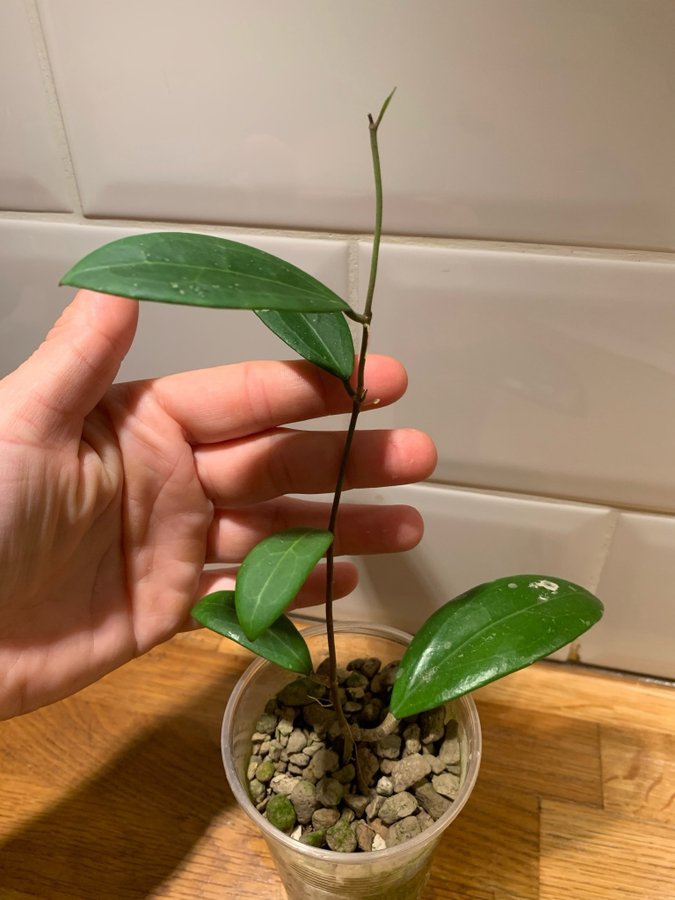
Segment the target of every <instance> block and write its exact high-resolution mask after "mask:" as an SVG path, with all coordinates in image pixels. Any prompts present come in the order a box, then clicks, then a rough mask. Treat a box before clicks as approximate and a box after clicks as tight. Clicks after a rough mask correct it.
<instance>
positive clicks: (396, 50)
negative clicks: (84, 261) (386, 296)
mask: <svg viewBox="0 0 675 900" xmlns="http://www.w3.org/2000/svg"><path fill="white" fill-rule="evenodd" d="M39 8H40V11H41V14H42V19H43V22H44V27H45V32H46V36H47V42H48V47H49V53H50V57H51V61H52V64H53V67H54V72H55V76H56V84H57V88H58V93H59V97H60V100H61V103H62V108H63V111H64V114H65V120H66V126H67V131H68V136H69V138H70V142H71V146H72V151H73V157H74V161H75V166H76V171H77V175H78V180H79V184H80V189H81V191H82V198H83V204H84V208H85V210H86V212H87V213H88V214H90V215H95V216H101V215H103V216H124V217H128V216H133V217H143V218H160V219H169V220H171V219H174V220H175V219H181V220H186V219H187V220H195V221H196V220H199V221H221V222H222V221H224V222H228V223H231V224H237V223H243V224H256V225H277V226H282V227H287V226H293V227H302V228H307V227H311V228H321V229H340V230H349V231H353V230H357V231H358V230H361V231H363V230H369V229H370V227H371V226H370V223H371V201H370V193H371V179H370V173H369V156H368V139H367V134H366V131H365V114H366V113H368V112H377V109H376V107H377V106H378V105H379V104H380V103H381V102H382V100H383V99H384V97H385V96H386V95H387V94H388V93H389V91H390V90H391V89H392V87H394V86H398V89H399V92H398V95H397V97H396V101H395V105H394V107H393V108H392V110H391V113H390V115H389V116H388V119H387V122H386V126H385V127H384V128H383V135H382V139H383V158H384V166H385V175H386V180H387V183H388V185H389V199H388V203H387V214H386V216H387V217H386V227H387V229H388V230H389V231H390V232H394V233H402V234H427V235H447V236H460V235H461V236H464V237H480V238H498V239H511V240H513V239H515V240H533V241H541V242H556V243H588V244H600V245H623V246H634V247H651V248H670V249H672V248H673V247H675V178H673V168H672V158H673V147H674V146H675V117H673V115H672V85H673V80H674V79H675V54H674V53H673V52H672V48H673V46H674V45H675V5H674V4H673V3H672V0H641V2H635V0H585V2H570V0H509V2H504V0H445V2H438V0H416V2H415V3H410V2H407V0H393V2H392V0H370V2H368V3H362V2H359V0H344V2H341V3H316V2H314V0H287V2H286V3H284V4H283V5H281V4H273V3H270V2H269V0H248V2H247V3H246V4H245V5H244V6H242V4H241V3H240V2H236V0H193V2H191V3H189V4H188V3H184V2H181V0H143V2H142V3H139V2H137V0H116V2H115V3H91V2H90V0H60V2H59V3H53V2H49V0H40V3H39ZM83 73H86V77H83Z"/></svg>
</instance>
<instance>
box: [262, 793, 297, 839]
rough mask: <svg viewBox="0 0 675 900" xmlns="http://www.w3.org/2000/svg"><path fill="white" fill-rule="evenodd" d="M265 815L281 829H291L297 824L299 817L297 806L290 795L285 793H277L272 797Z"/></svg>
mask: <svg viewBox="0 0 675 900" xmlns="http://www.w3.org/2000/svg"><path fill="white" fill-rule="evenodd" d="M265 815H266V816H267V819H268V821H269V822H270V824H272V825H274V827H275V828H278V829H279V830H280V831H290V829H291V828H292V827H293V826H294V825H295V821H296V818H297V817H296V815H295V807H294V806H293V804H292V803H291V801H290V800H289V799H288V797H284V796H283V794H276V795H275V796H274V797H270V802H269V803H268V804H267V809H266V810H265Z"/></svg>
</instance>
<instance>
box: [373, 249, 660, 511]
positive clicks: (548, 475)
mask: <svg viewBox="0 0 675 900" xmlns="http://www.w3.org/2000/svg"><path fill="white" fill-rule="evenodd" d="M369 256H370V254H369V248H368V247H367V246H365V245H364V246H362V248H361V259H360V261H361V270H360V278H359V280H360V283H361V290H362V292H363V286H364V283H365V282H366V279H367V274H366V270H367V263H368V260H369ZM673 297H675V264H673V263H667V262H664V263H656V262H645V261H630V260H623V259H615V258H589V257H586V256H574V255H567V256H563V255H550V254H543V253H514V252H507V251H504V252H499V251H495V252H490V251H486V250H461V249H444V248H438V247H422V246H407V245H396V244H388V245H385V246H384V247H383V248H382V254H381V262H380V280H379V283H378V289H377V296H376V300H375V307H374V320H373V328H372V336H373V342H372V347H373V349H375V350H379V351H381V352H385V351H386V352H389V353H392V354H394V355H396V356H399V357H400V358H401V359H402V360H403V362H404V363H405V364H406V365H407V367H408V369H409V372H410V377H411V384H410V388H409V391H408V394H407V395H406V397H405V398H404V399H403V400H402V401H401V402H400V403H398V404H396V406H394V407H391V408H390V409H389V410H387V411H383V413H386V415H387V420H388V421H390V422H392V423H396V424H407V425H411V424H412V425H417V426H419V427H421V428H423V429H425V430H427V431H429V432H430V433H431V434H432V435H433V436H434V438H435V439H436V442H437V444H438V448H439V456H440V462H439V466H438V469H437V472H436V475H435V478H437V479H439V480H441V481H445V482H450V483H457V484H464V485H472V486H479V487H489V488H497V489H501V490H514V491H517V492H524V493H534V494H543V495H549V496H550V495H553V496H565V497H571V498H575V499H582V500H592V501H599V502H603V503H607V502H610V503H611V502H615V503H618V504H621V505H629V506H635V507H638V508H642V509H652V510H675V466H674V465H673V452H672V448H673V447H674V446H675V415H673V408H674V407H673V404H674V402H675V354H674V352H673V348H674V347H675V304H674V303H673Z"/></svg>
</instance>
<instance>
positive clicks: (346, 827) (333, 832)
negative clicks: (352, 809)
mask: <svg viewBox="0 0 675 900" xmlns="http://www.w3.org/2000/svg"><path fill="white" fill-rule="evenodd" d="M326 843H327V844H328V846H329V847H330V849H331V850H335V851H336V852H337V853H353V852H354V851H355V850H356V835H355V834H354V830H353V829H352V826H351V824H350V823H349V822H348V821H347V820H346V819H340V821H339V822H337V823H336V824H335V825H333V826H332V827H331V828H329V829H328V830H327V831H326Z"/></svg>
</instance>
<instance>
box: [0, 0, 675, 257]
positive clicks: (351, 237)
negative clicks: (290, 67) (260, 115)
mask: <svg viewBox="0 0 675 900" xmlns="http://www.w3.org/2000/svg"><path fill="white" fill-rule="evenodd" d="M26 2H28V3H34V2H35V0H26ZM45 52H46V51H45ZM46 65H47V66H48V65H49V63H48V60H46ZM45 77H46V78H51V70H49V69H48V70H47V72H46V73H45ZM54 103H55V104H56V110H55V112H54V115H55V117H57V119H58V130H59V134H60V135H61V138H62V143H63V150H64V165H65V166H66V167H67V170H68V173H69V175H70V178H71V182H72V186H73V191H74V193H75V195H76V203H75V204H74V205H76V206H77V209H76V210H75V211H74V212H73V213H50V212H23V211H20V210H0V219H21V220H27V221H34V222H41V221H43V220H46V221H52V222H53V221H56V222H58V221H69V222H74V223H77V224H81V225H90V226H92V227H96V226H101V227H112V228H159V229H164V228H167V229H170V228H174V229H179V230H180V229H190V230H192V229H196V230H202V231H208V232H216V233H218V232H222V233H225V234H234V233H237V234H251V235H265V236H270V237H288V238H296V239H305V240H325V241H347V242H348V243H349V244H350V246H358V244H359V243H360V242H370V241H372V235H370V234H361V233H356V232H339V231H321V230H311V229H307V228H305V229H303V228H294V227H285V228H275V227H262V226H253V225H243V224H237V223H222V222H221V223H217V222H203V221H202V222H200V221H191V220H183V221H172V220H169V219H148V218H142V217H137V218H121V217H120V218H110V217H105V216H85V215H84V213H83V212H82V204H81V200H80V196H79V190H78V187H77V180H76V178H75V172H74V169H73V166H72V161H71V158H70V151H69V147H68V142H67V139H66V134H65V128H64V126H63V120H62V118H61V112H60V108H59V107H58V100H57V99H56V96H55V95H54ZM63 216H65V217H66V218H65V219H64V218H63ZM382 246H383V248H385V247H387V246H402V247H411V248H415V247H417V248H422V247H427V248H434V247H436V248H441V249H446V250H455V251H465V252H467V251H468V252H482V253H495V254H498V253H504V254H506V253H515V254H522V255H524V256H528V255H529V256H533V257H534V256H538V257H541V256H548V257H557V258H563V259H588V260H615V261H617V262H629V263H643V264H649V263H652V264H653V263H665V264H670V265H675V252H669V251H659V250H642V249H638V248H632V249H631V248H623V249H622V248H603V247H592V246H586V247H584V246H572V245H569V246H568V245H562V244H536V243H523V242H518V241H512V242H511V241H496V240H473V239H467V238H442V237H425V236H423V235H420V236H414V235H384V236H383V237H382Z"/></svg>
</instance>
